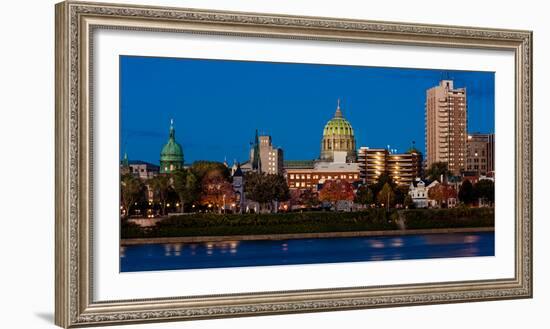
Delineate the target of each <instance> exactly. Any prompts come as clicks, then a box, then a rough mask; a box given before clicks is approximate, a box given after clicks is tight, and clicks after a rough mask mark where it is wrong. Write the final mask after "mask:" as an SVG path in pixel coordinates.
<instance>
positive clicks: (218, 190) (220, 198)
mask: <svg viewBox="0 0 550 329" xmlns="http://www.w3.org/2000/svg"><path fill="white" fill-rule="evenodd" d="M235 201H236V196H235V191H233V186H232V185H231V183H229V182H228V181H227V180H225V178H224V177H222V176H221V175H211V176H207V177H205V178H204V179H203V182H202V196H201V204H202V205H212V206H213V207H215V208H216V209H219V211H220V212H221V210H222V207H223V206H224V205H225V206H227V205H230V204H232V203H234V202H235Z"/></svg>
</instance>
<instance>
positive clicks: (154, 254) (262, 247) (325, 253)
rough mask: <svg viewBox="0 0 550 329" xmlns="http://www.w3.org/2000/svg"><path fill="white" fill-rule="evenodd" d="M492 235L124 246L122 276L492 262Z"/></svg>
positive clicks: (460, 234) (121, 259)
mask: <svg viewBox="0 0 550 329" xmlns="http://www.w3.org/2000/svg"><path fill="white" fill-rule="evenodd" d="M494 254H495V236H494V233H493V232H483V233H456V234H455V233H452V234H424V235H403V236H386V237H384V236H382V237H356V238H323V239H291V240H272V241H268V240H262V241H227V242H208V243H167V244H146V245H133V246H122V247H121V248H120V270H121V272H135V271H153V270H175V269H199V268H220V267H240V266H264V265H287V264H315V263H339V262H362V261H381V260H399V259H426V258H450V257H473V256H494Z"/></svg>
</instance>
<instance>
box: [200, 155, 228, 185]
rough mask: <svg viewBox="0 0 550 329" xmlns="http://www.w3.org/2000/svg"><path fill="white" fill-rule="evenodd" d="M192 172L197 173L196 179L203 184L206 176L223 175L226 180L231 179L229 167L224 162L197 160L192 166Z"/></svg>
mask: <svg viewBox="0 0 550 329" xmlns="http://www.w3.org/2000/svg"><path fill="white" fill-rule="evenodd" d="M190 170H191V172H193V174H194V175H195V177H196V179H197V180H198V181H199V183H200V184H202V180H203V179H204V178H205V177H212V176H218V175H219V176H221V177H222V178H223V179H225V180H229V177H230V176H231V174H230V172H229V168H227V167H226V166H225V165H224V164H223V163H221V162H216V161H204V160H199V161H195V162H194V163H193V164H192V165H191V168H190Z"/></svg>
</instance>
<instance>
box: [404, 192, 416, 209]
mask: <svg viewBox="0 0 550 329" xmlns="http://www.w3.org/2000/svg"><path fill="white" fill-rule="evenodd" d="M403 206H405V208H413V207H414V202H413V198H412V196H411V195H410V194H407V196H406V197H405V200H404V201H403Z"/></svg>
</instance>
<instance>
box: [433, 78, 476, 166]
mask: <svg viewBox="0 0 550 329" xmlns="http://www.w3.org/2000/svg"><path fill="white" fill-rule="evenodd" d="M425 130H426V131H425V137H426V166H427V167H430V166H431V165H432V164H433V163H435V162H445V163H447V165H448V168H449V171H450V172H451V173H452V174H453V175H459V174H460V173H461V172H462V171H463V170H465V169H466V138H467V133H466V131H467V106H466V89H465V88H454V87H453V81H452V80H442V81H440V83H439V85H438V86H435V87H433V88H430V89H428V90H427V91H426V113H425Z"/></svg>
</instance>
